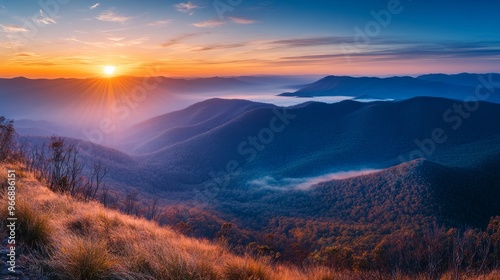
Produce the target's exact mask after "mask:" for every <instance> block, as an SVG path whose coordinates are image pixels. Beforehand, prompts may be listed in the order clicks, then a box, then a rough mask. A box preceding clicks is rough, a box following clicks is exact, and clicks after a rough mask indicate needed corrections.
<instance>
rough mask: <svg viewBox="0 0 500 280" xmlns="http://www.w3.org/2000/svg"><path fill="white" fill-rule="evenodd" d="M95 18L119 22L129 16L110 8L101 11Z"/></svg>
mask: <svg viewBox="0 0 500 280" xmlns="http://www.w3.org/2000/svg"><path fill="white" fill-rule="evenodd" d="M96 18H97V19H98V20H100V21H109V22H120V23H125V22H126V21H127V20H129V19H130V17H126V16H122V15H119V14H117V13H115V12H114V11H111V10H107V11H104V12H102V13H101V14H100V15H99V16H97V17H96Z"/></svg>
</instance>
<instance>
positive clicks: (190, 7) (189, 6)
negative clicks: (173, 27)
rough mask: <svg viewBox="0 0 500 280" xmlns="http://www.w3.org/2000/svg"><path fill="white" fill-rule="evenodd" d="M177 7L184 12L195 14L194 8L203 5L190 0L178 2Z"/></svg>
mask: <svg viewBox="0 0 500 280" xmlns="http://www.w3.org/2000/svg"><path fill="white" fill-rule="evenodd" d="M175 8H176V9H177V11H179V12H183V13H186V14H189V15H192V14H194V10H195V9H199V8H201V6H199V5H198V4H195V3H193V2H191V1H188V2H186V3H178V4H176V5H175Z"/></svg>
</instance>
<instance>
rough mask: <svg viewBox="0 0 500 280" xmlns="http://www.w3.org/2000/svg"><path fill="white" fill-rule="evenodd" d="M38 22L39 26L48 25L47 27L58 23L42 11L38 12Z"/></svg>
mask: <svg viewBox="0 0 500 280" xmlns="http://www.w3.org/2000/svg"><path fill="white" fill-rule="evenodd" d="M36 22H37V23H39V24H46V25H48V24H55V23H56V21H55V20H54V19H53V18H50V17H49V16H47V15H46V14H45V13H44V12H43V11H42V10H40V12H38V15H37V17H36Z"/></svg>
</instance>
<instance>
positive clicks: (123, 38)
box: [108, 37, 125, 42]
mask: <svg viewBox="0 0 500 280" xmlns="http://www.w3.org/2000/svg"><path fill="white" fill-rule="evenodd" d="M108 40H110V41H113V42H120V41H123V40H125V37H110V38H108Z"/></svg>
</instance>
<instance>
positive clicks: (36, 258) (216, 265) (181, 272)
mask: <svg viewBox="0 0 500 280" xmlns="http://www.w3.org/2000/svg"><path fill="white" fill-rule="evenodd" d="M0 169H3V167H2V166H0ZM17 197H18V204H19V205H18V207H19V209H20V210H19V211H18V212H17V214H18V215H19V217H18V218H19V219H20V220H21V219H22V220H23V221H24V223H25V228H24V229H23V230H22V231H21V232H20V234H21V235H22V236H21V237H20V238H21V240H23V241H24V242H26V243H27V245H28V246H32V247H33V248H34V249H33V250H34V252H35V253H33V252H31V254H32V255H31V256H30V259H29V263H27V264H26V267H29V268H30V269H32V270H34V271H37V273H39V274H40V273H41V274H43V276H44V277H46V278H49V279H81V280H83V279H96V280H99V279H144V280H150V279H151V280H153V279H155V280H161V279H172V280H176V279H186V280H189V279H193V280H194V279H197V280H198V279H206V280H211V279H214V280H216V279H217V280H219V279H222V280H245V279H246V280H274V279H284V280H292V279H293V280H306V279H307V280H351V279H352V280H354V279H356V280H358V279H380V278H379V276H378V275H377V274H375V273H362V272H335V271H332V270H330V269H328V268H321V267H310V268H307V269H299V268H296V267H288V266H282V265H272V264H269V263H268V262H266V261H265V260H263V259H254V258H252V257H249V256H245V257H242V256H236V255H234V254H232V253H230V252H229V251H228V250H227V249H226V248H224V247H223V246H220V245H216V244H212V243H210V242H208V241H206V240H197V239H193V238H187V237H185V236H182V235H180V234H178V233H176V232H174V231H173V230H171V229H170V228H168V227H160V226H159V225H157V224H156V223H153V222H150V221H147V220H144V219H140V218H136V217H132V216H127V215H124V214H121V213H119V212H117V211H115V210H110V209H106V208H105V207H103V206H102V205H101V204H99V203H96V202H88V203H85V202H81V201H78V200H76V199H74V198H72V197H70V196H67V195H62V194H55V193H53V192H51V191H50V190H49V189H48V188H46V187H44V186H41V184H40V183H38V182H37V181H36V180H35V179H34V178H33V176H31V175H30V174H24V178H23V179H22V180H20V181H19V182H18V190H17ZM5 204H6V199H2V201H1V202H0V207H1V208H2V209H5V208H6V205H5ZM0 213H3V214H2V216H3V217H2V218H5V216H4V215H5V213H4V212H3V211H0ZM37 250H38V251H37ZM37 252H38V253H37ZM499 276H500V273H498V272H496V273H492V274H490V276H486V277H485V278H466V279H471V280H472V279H487V280H490V279H500V278H499ZM387 279H389V278H387ZM393 279H425V278H420V277H418V278H415V277H397V278H393Z"/></svg>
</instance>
